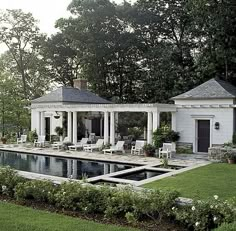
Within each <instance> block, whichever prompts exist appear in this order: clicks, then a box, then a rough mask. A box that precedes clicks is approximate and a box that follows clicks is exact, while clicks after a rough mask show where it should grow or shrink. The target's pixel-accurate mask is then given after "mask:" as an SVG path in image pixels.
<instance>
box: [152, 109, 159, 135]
mask: <svg viewBox="0 0 236 231" xmlns="http://www.w3.org/2000/svg"><path fill="white" fill-rule="evenodd" d="M159 127H160V112H159V111H154V112H153V131H155V130H156V129H157V128H159Z"/></svg>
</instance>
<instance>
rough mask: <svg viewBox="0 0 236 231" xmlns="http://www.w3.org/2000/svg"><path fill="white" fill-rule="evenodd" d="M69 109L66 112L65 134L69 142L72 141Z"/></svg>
mask: <svg viewBox="0 0 236 231" xmlns="http://www.w3.org/2000/svg"><path fill="white" fill-rule="evenodd" d="M71 114H72V113H71V111H68V112H67V136H68V140H69V142H72V120H71Z"/></svg>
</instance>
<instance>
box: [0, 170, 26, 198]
mask: <svg viewBox="0 0 236 231" xmlns="http://www.w3.org/2000/svg"><path fill="white" fill-rule="evenodd" d="M25 181H26V180H25V179H24V178H23V177H20V176H19V175H18V174H17V172H16V171H15V170H13V169H11V168H10V167H9V166H7V167H1V168H0V194H4V195H7V196H10V197H13V195H14V190H15V187H16V186H17V184H19V183H21V182H25Z"/></svg>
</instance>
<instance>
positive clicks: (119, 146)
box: [103, 141, 125, 154]
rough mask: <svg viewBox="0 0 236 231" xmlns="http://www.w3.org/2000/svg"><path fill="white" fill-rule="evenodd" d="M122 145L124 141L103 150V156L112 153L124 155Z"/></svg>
mask: <svg viewBox="0 0 236 231" xmlns="http://www.w3.org/2000/svg"><path fill="white" fill-rule="evenodd" d="M124 144H125V141H118V142H117V144H116V145H115V146H111V147H110V148H109V149H104V150H103V152H104V154H106V153H110V154H112V153H113V152H122V153H124V152H125V150H124Z"/></svg>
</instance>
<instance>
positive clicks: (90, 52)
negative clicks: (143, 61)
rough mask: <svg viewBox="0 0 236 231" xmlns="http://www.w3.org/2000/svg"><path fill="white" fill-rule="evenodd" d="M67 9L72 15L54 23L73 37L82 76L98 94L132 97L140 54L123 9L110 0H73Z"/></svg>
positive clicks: (122, 98) (119, 99)
mask: <svg viewBox="0 0 236 231" xmlns="http://www.w3.org/2000/svg"><path fill="white" fill-rule="evenodd" d="M129 6H130V5H129V4H128V3H126V5H124V7H126V8H129ZM68 9H69V10H70V12H71V13H72V14H73V17H71V18H69V19H60V20H58V22H57V26H58V27H59V28H60V29H61V31H62V33H63V34H64V36H67V37H68V38H70V39H71V40H72V41H73V42H72V46H73V49H74V50H76V52H77V57H78V59H79V62H80V71H81V73H80V75H81V77H84V78H87V79H88V80H89V82H90V83H91V88H92V89H93V90H94V91H95V92H97V93H98V94H100V95H101V96H104V97H106V98H115V99H116V101H118V102H127V101H135V98H136V97H135V96H136V94H135V87H136V85H137V84H136V82H137V78H138V77H139V74H138V72H139V65H138V64H137V62H136V61H137V57H138V56H139V55H138V53H137V51H138V50H137V49H136V46H137V43H136V37H135V36H134V34H133V33H132V30H131V29H132V28H129V22H128V21H127V20H126V17H125V15H124V12H125V11H124V10H123V9H122V8H119V7H118V6H117V5H116V4H114V3H111V2H110V1H109V0H91V1H85V0H82V1H80V0H73V1H72V3H71V4H70V6H69V8H68Z"/></svg>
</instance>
